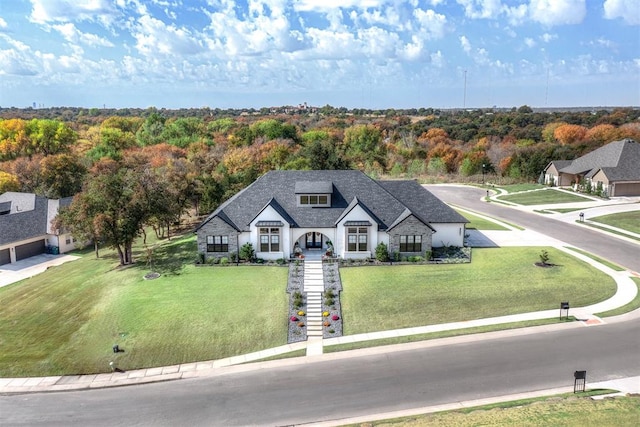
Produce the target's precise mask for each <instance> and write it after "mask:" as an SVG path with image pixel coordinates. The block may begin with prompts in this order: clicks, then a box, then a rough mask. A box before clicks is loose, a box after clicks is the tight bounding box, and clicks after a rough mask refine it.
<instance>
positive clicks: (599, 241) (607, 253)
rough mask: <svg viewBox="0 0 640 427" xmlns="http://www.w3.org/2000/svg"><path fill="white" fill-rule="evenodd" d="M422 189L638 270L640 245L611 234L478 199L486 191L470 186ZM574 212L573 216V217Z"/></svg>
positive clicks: (448, 201) (428, 187)
mask: <svg viewBox="0 0 640 427" xmlns="http://www.w3.org/2000/svg"><path fill="white" fill-rule="evenodd" d="M426 188H427V189H428V190H429V191H431V192H432V193H433V194H435V195H436V196H437V197H438V198H440V199H441V200H443V201H444V202H446V203H450V204H453V205H458V206H461V207H464V208H468V209H471V210H475V211H477V212H482V213H484V214H486V215H489V216H492V217H494V218H497V219H501V220H503V221H507V222H509V223H512V224H516V225H519V226H521V227H524V228H528V229H531V230H534V231H537V232H539V233H542V234H546V235H547V236H551V237H553V238H555V239H558V240H562V241H563V242H566V243H569V244H571V245H573V246H576V247H578V248H581V249H584V250H586V251H589V252H591V253H594V254H596V255H598V256H600V257H602V258H604V259H608V260H610V261H614V262H616V263H618V264H620V265H622V266H624V267H626V268H628V269H630V270H632V271H636V272H639V273H640V246H639V245H638V244H634V243H631V242H627V241H625V240H622V239H618V238H615V237H612V236H611V237H610V236H605V235H604V234H602V233H600V232H598V231H594V230H590V229H588V228H587V227H579V226H577V225H572V224H568V223H566V222H561V221H557V220H554V219H552V218H547V217H545V216H543V215H538V214H534V213H530V212H523V211H521V210H518V209H513V208H510V207H508V206H505V205H503V204H500V203H487V202H484V201H482V198H483V197H484V196H486V190H483V189H481V188H474V187H461V186H447V185H427V186H426ZM577 215H578V214H577V213H576V219H577Z"/></svg>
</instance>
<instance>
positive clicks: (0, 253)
mask: <svg viewBox="0 0 640 427" xmlns="http://www.w3.org/2000/svg"><path fill="white" fill-rule="evenodd" d="M10 262H11V255H9V248H7V249H0V265H2V264H9V263H10Z"/></svg>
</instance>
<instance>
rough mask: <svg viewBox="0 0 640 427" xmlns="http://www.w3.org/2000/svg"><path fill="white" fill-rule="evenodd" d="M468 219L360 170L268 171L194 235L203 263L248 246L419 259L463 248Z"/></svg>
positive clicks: (415, 187)
mask: <svg viewBox="0 0 640 427" xmlns="http://www.w3.org/2000/svg"><path fill="white" fill-rule="evenodd" d="M467 222H468V221H467V220H466V219H465V218H464V217H463V216H462V215H460V214H458V213H457V212H456V211H454V210H453V209H451V208H450V207H449V206H447V205H446V204H444V203H443V202H442V201H441V200H440V199H438V198H437V197H435V196H434V195H433V194H431V193H430V192H429V191H427V190H426V189H424V188H423V187H422V186H421V185H420V184H418V183H417V182H415V181H378V180H374V179H371V178H369V177H368V176H367V175H365V174H364V173H362V172H360V171H354V170H326V171H272V172H268V173H266V174H265V175H263V176H262V177H260V178H258V179H257V180H256V181H255V182H254V183H252V184H251V185H249V186H248V187H246V188H245V189H244V190H242V191H240V192H239V193H238V194H236V195H235V196H233V197H232V198H231V199H229V200H227V201H226V202H224V203H223V204H222V205H221V206H220V207H219V208H218V209H216V210H215V211H214V212H213V213H211V214H210V215H209V216H208V217H207V218H206V219H205V220H204V221H203V222H202V223H201V224H200V225H199V226H198V227H197V228H196V230H195V232H196V234H197V240H198V252H199V253H200V254H204V256H205V258H207V259H209V258H220V257H223V256H229V255H230V254H232V253H233V254H237V253H238V250H239V248H240V247H241V246H242V245H243V244H245V243H251V244H252V245H253V248H254V249H255V251H256V256H257V257H258V258H263V259H271V260H273V259H279V258H284V259H287V258H290V257H292V256H293V254H294V253H295V252H299V251H320V252H324V251H326V250H327V248H328V247H330V246H331V247H333V252H334V254H335V255H337V256H339V257H341V258H345V259H349V258H353V259H363V258H371V257H373V256H375V248H376V246H377V245H378V244H379V243H380V242H383V243H385V244H386V245H387V247H388V249H389V252H390V253H394V252H399V253H401V254H402V255H424V253H425V251H428V250H431V248H432V247H441V246H463V243H464V235H465V225H466V223H467Z"/></svg>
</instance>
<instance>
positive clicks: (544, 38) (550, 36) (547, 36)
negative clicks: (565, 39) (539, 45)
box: [540, 33, 558, 43]
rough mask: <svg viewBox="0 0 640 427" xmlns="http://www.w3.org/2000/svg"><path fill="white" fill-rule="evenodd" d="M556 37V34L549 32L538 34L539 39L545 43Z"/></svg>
mask: <svg viewBox="0 0 640 427" xmlns="http://www.w3.org/2000/svg"><path fill="white" fill-rule="evenodd" d="M557 38H558V35H557V34H549V33H544V34H543V35H541V36H540V40H542V41H543V42H545V43H549V42H550V41H551V40H555V39H557Z"/></svg>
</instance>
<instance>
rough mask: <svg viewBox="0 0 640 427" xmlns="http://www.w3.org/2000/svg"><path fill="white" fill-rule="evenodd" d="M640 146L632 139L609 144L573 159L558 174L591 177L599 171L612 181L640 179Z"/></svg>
mask: <svg viewBox="0 0 640 427" xmlns="http://www.w3.org/2000/svg"><path fill="white" fill-rule="evenodd" d="M639 165H640V144H639V143H637V142H635V141H634V140H632V139H623V140H621V141H614V142H610V143H609V144H607V145H604V146H602V147H600V148H598V149H597V150H594V151H592V152H590V153H588V154H585V155H584V156H582V157H578V158H577V159H575V160H574V161H573V162H571V164H570V165H569V166H566V167H563V168H562V169H560V172H563V173H570V174H584V175H585V176H586V177H588V178H589V177H591V176H593V175H594V174H595V173H596V172H597V171H598V170H599V169H603V172H605V174H606V175H607V178H609V180H612V181H632V180H633V181H635V180H638V179H640V166H639Z"/></svg>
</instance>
